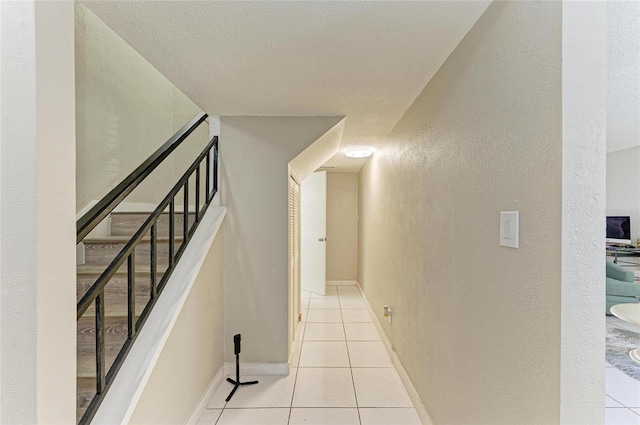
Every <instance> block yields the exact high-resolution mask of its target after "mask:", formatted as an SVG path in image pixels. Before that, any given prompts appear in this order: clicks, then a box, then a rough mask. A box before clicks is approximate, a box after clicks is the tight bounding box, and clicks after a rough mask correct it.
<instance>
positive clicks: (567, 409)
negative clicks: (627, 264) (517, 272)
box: [559, 2, 607, 424]
mask: <svg viewBox="0 0 640 425" xmlns="http://www.w3.org/2000/svg"><path fill="white" fill-rule="evenodd" d="M606 136H607V3H605V2H563V3H562V255H561V257H562V266H561V270H562V291H561V294H560V300H561V321H560V325H561V327H560V335H561V347H560V419H559V420H560V423H563V424H565V423H576V424H601V423H604V409H603V407H604V406H603V401H602V393H603V392H604V373H602V363H603V362H604V352H605V332H606V331H605V321H604V320H602V315H603V313H604V311H605V300H604V295H603V294H604V292H605V291H604V289H605V288H604V286H605V279H604V275H605V270H604V268H605V264H604V263H605V262H604V259H603V248H602V236H603V235H604V233H605V205H606V185H605V176H606V173H605V167H606V158H605V152H606ZM576 359H579V361H577V360H576Z"/></svg>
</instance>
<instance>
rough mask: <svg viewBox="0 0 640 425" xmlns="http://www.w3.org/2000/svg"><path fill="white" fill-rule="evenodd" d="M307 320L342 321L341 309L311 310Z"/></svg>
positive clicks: (321, 321) (320, 321) (317, 321)
mask: <svg viewBox="0 0 640 425" xmlns="http://www.w3.org/2000/svg"><path fill="white" fill-rule="evenodd" d="M307 322H313V323H341V322H342V314H340V310H309V313H307Z"/></svg>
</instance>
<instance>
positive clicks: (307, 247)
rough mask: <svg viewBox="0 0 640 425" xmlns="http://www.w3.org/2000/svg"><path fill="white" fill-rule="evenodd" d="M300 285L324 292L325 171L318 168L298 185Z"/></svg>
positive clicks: (325, 251)
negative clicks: (299, 195)
mask: <svg viewBox="0 0 640 425" xmlns="http://www.w3.org/2000/svg"><path fill="white" fill-rule="evenodd" d="M300 194H301V197H300V230H301V240H300V241H301V249H300V254H301V264H300V266H301V267H300V272H301V286H302V289H303V290H305V291H309V292H313V293H314V294H319V295H325V293H326V277H327V276H326V275H327V268H326V261H327V244H326V241H327V172H326V171H318V172H316V173H313V174H312V175H310V176H309V177H307V178H306V179H304V180H303V181H302V185H301V187H300Z"/></svg>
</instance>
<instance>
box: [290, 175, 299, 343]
mask: <svg viewBox="0 0 640 425" xmlns="http://www.w3.org/2000/svg"><path fill="white" fill-rule="evenodd" d="M289 318H290V320H289V341H293V340H294V338H295V334H296V329H297V327H298V322H299V321H300V185H299V184H298V182H297V181H296V179H295V178H294V177H293V176H292V175H290V176H289Z"/></svg>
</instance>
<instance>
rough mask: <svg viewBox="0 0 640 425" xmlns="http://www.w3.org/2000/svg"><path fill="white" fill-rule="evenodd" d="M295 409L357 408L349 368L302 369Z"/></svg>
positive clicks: (298, 378)
mask: <svg viewBox="0 0 640 425" xmlns="http://www.w3.org/2000/svg"><path fill="white" fill-rule="evenodd" d="M293 407H356V398H355V392H354V390H353V381H352V379H351V371H350V370H349V369H348V368H300V369H299V370H298V377H297V380H296V387H295V391H294V393H293Z"/></svg>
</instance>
